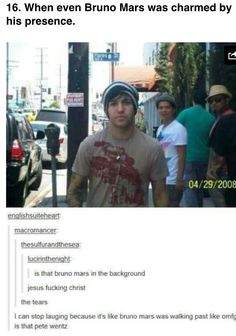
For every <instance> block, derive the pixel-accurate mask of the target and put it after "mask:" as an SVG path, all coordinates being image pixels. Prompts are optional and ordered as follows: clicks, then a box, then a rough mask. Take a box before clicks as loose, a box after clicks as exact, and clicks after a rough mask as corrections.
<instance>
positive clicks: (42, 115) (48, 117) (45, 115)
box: [36, 110, 66, 124]
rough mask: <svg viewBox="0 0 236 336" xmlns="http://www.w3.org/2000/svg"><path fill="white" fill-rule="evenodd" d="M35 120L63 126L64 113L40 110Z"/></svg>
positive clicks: (64, 120)
mask: <svg viewBox="0 0 236 336" xmlns="http://www.w3.org/2000/svg"><path fill="white" fill-rule="evenodd" d="M36 120H40V121H50V122H58V123H62V124H65V123H66V113H65V112H64V111H57V110H41V111H39V113H38V115H37V117H36Z"/></svg>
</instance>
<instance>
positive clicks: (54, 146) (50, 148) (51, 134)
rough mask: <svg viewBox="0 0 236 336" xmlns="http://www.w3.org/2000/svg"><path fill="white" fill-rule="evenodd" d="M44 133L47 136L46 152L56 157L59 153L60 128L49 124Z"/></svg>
mask: <svg viewBox="0 0 236 336" xmlns="http://www.w3.org/2000/svg"><path fill="white" fill-rule="evenodd" d="M45 133H46V136H47V152H48V154H50V155H53V156H55V155H57V154H59V152H60V142H59V135H60V127H58V126H57V125H55V124H49V125H48V127H47V128H46V129H45Z"/></svg>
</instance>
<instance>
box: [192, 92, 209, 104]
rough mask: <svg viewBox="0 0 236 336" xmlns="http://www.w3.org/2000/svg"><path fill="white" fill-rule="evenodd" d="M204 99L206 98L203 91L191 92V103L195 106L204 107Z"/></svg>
mask: <svg viewBox="0 0 236 336" xmlns="http://www.w3.org/2000/svg"><path fill="white" fill-rule="evenodd" d="M206 97H207V94H206V91H205V90H203V89H196V90H195V91H194V92H193V101H194V103H195V104H198V105H201V106H205V104H206Z"/></svg>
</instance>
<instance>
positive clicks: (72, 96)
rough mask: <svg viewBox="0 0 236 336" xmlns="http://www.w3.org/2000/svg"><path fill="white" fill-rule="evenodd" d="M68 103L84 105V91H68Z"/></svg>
mask: <svg viewBox="0 0 236 336" xmlns="http://www.w3.org/2000/svg"><path fill="white" fill-rule="evenodd" d="M66 104H67V106H68V107H84V93H83V92H75V93H67V95H66Z"/></svg>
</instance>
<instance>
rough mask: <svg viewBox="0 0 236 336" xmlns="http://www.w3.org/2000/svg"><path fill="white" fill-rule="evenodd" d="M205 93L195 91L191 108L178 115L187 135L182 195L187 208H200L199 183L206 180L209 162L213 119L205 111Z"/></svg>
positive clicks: (201, 190) (201, 198) (201, 192)
mask: <svg viewBox="0 0 236 336" xmlns="http://www.w3.org/2000/svg"><path fill="white" fill-rule="evenodd" d="M205 99H206V93H205V92H203V91H201V90H197V91H195V93H194V97H193V106H192V107H190V108H187V109H185V110H183V111H182V112H180V113H179V115H178V117H177V118H176V120H178V121H179V122H180V123H181V124H182V125H183V126H184V127H185V128H186V129H187V133H188V144H187V153H186V165H185V181H186V190H185V193H184V196H185V204H186V206H187V207H202V206H203V197H204V190H203V189H202V188H200V185H201V181H203V180H205V179H206V173H207V166H208V160H209V145H208V139H209V133H210V130H211V127H212V125H213V124H214V122H215V118H214V116H213V115H212V114H210V113H209V112H208V111H207V110H205V108H204V106H205Z"/></svg>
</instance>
